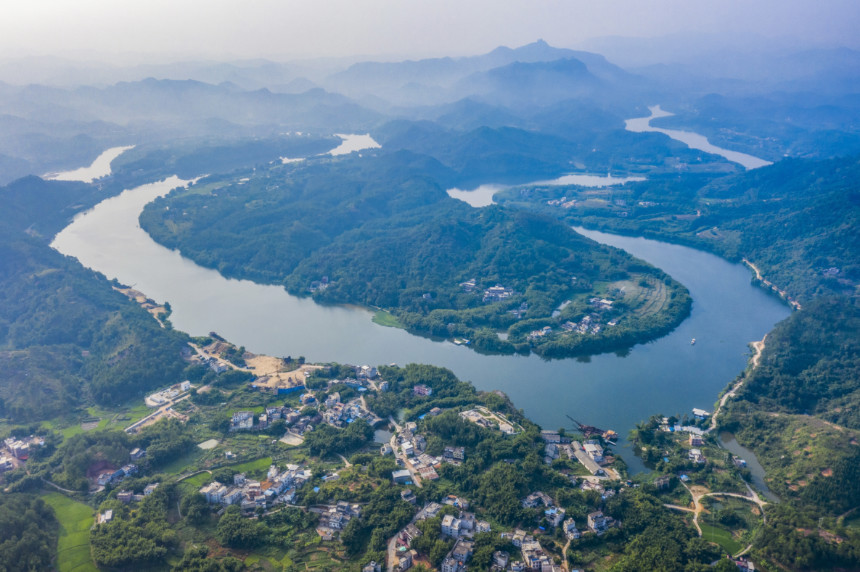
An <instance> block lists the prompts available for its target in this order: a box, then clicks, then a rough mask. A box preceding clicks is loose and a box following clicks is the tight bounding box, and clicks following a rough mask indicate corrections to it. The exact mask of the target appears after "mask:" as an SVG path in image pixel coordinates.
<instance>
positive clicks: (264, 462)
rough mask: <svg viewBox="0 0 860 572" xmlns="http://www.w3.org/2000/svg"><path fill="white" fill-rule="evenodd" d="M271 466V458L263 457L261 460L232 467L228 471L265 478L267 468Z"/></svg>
mask: <svg viewBox="0 0 860 572" xmlns="http://www.w3.org/2000/svg"><path fill="white" fill-rule="evenodd" d="M271 466H272V458H271V457H263V458H262V459H257V460H256V461H249V462H247V463H241V464H239V465H233V466H231V467H230V469H232V470H234V471H238V472H240V473H250V474H251V475H254V474H257V475H259V474H262V475H263V476H265V473H266V471H268V470H269V467H271Z"/></svg>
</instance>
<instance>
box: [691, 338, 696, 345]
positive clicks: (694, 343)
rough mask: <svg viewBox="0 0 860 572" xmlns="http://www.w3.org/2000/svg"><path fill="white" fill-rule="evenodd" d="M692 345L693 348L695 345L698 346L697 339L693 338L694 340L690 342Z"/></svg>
mask: <svg viewBox="0 0 860 572" xmlns="http://www.w3.org/2000/svg"><path fill="white" fill-rule="evenodd" d="M690 345H691V346H695V345H696V338H693V339H692V340H690Z"/></svg>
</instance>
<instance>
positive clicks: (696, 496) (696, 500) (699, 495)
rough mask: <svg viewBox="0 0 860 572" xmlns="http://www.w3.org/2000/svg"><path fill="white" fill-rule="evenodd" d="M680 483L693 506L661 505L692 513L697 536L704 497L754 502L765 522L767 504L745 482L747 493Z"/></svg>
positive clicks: (700, 534)
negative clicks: (709, 489) (699, 488)
mask: <svg viewBox="0 0 860 572" xmlns="http://www.w3.org/2000/svg"><path fill="white" fill-rule="evenodd" d="M681 484H682V485H683V486H684V488H685V489H687V492H689V493H690V496H691V497H692V498H693V507H694V508H690V507H688V506H687V507H685V506H679V505H676V504H664V505H663V506H665V507H666V508H671V509H674V510H680V511H684V512H691V513H693V525H695V527H696V531H697V532H698V533H699V536H702V534H703V533H702V527H701V526H700V525H699V515H700V514H701V513H702V512H703V511H704V510H705V507H703V506H702V502H701V500H702V499H703V498H705V497H734V498H737V499H741V500H745V501H749V502H751V503H755V504H756V505H758V507H759V510H761V517H762V521H763V522H765V523H767V515H766V514H765V512H764V505H766V504H767V501H765V500H762V499H761V497H759V496H758V493H756V492H755V491H754V490H753V489H752V487H750V486H749V485H748V484H746V483H744V484H745V485H746V487H747V491H749V495H742V494H740V493H730V492H707V493H703V492H701V490H694V489H692V488H690V487H688V486H687V484H686V483H685V482H683V481H681ZM751 548H752V544H750V545H749V546H747V547H746V548H744V549H743V550H742V551H740V552H739V553H738V554H735V555H733V556H735V557H737V556H741V555H743V554H745V553H746V552H747V551H749V550H750V549H751Z"/></svg>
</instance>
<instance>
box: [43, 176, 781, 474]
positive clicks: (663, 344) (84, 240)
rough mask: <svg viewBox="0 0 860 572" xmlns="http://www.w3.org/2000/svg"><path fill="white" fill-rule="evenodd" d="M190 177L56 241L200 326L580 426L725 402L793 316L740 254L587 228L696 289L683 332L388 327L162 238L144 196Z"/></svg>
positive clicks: (540, 419) (620, 427) (78, 223)
mask: <svg viewBox="0 0 860 572" xmlns="http://www.w3.org/2000/svg"><path fill="white" fill-rule="evenodd" d="M184 183H185V182H184V181H180V180H179V179H177V178H175V177H173V178H170V179H167V180H165V181H161V182H157V183H153V184H149V185H143V186H141V187H137V188H135V189H131V190H127V191H125V192H124V193H122V194H121V195H119V196H116V197H113V198H110V199H107V200H105V201H103V202H102V203H100V204H98V205H97V206H96V207H94V208H93V209H91V210H90V211H88V212H86V213H83V214H82V215H80V216H78V217H77V218H76V219H75V220H74V221H73V222H72V223H71V224H70V225H69V226H68V227H66V228H65V229H64V230H63V231H62V232H60V233H59V234H58V235H57V236H56V237H55V239H54V242H53V244H52V245H53V247H54V248H56V249H57V250H58V251H60V252H62V253H64V254H67V255H69V256H73V257H75V258H77V259H79V260H80V261H81V263H82V264H84V265H85V266H87V267H89V268H92V269H94V270H97V271H99V272H101V273H103V274H104V275H106V276H107V277H109V278H117V279H118V280H119V281H120V282H122V283H124V284H128V285H130V286H133V287H135V288H136V289H138V290H140V291H142V292H144V293H145V294H146V295H147V296H149V297H151V298H153V299H155V300H156V301H158V302H165V301H167V302H170V304H171V306H172V308H173V314H172V316H171V321H172V322H173V325H174V326H175V327H176V328H177V329H179V330H183V331H185V332H188V333H189V334H191V335H194V336H198V335H206V334H208V333H209V332H210V331H215V332H217V333H218V334H220V335H222V336H224V337H226V338H227V339H228V340H230V341H231V342H233V343H235V344H237V345H243V346H245V347H246V348H247V349H248V350H249V351H252V352H255V353H264V354H270V355H274V356H287V355H291V356H294V357H295V356H300V355H303V356H305V357H306V359H307V360H309V361H319V362H330V361H337V362H341V363H352V364H371V365H377V364H387V363H392V362H396V363H398V364H401V365H402V364H407V363H410V362H415V363H429V364H434V365H438V366H444V367H447V368H450V369H451V370H452V371H454V373H455V374H456V375H457V376H458V377H460V379H463V380H468V381H471V382H472V383H473V384H474V385H475V386H476V387H477V388H478V389H480V390H493V389H499V390H502V391H504V392H505V393H507V394H508V395H509V396H510V397H511V399H512V400H513V402H514V404H515V405H516V406H517V407H519V408H522V409H523V411H524V412H525V414H526V415H527V416H528V417H529V418H531V419H533V420H535V421H536V422H537V423H539V424H540V425H542V426H543V427H545V428H548V429H556V428H559V427H568V428H570V427H571V424H570V421H569V420H568V419H567V417H566V415H570V416H571V417H574V418H575V419H577V420H579V421H581V422H583V423H587V424H590V425H596V426H598V427H601V428H603V429H614V430H616V431H618V433H619V434H620V435H621V436H622V437H624V436H626V435H627V433H628V431H629V430H630V429H631V428H633V426H634V425H635V423H637V422H639V421H641V420H644V419H646V418H648V417H649V416H650V415H653V414H657V413H662V414H666V415H671V414H676V415H678V414H680V415H683V414H688V413H689V412H690V410H691V408H692V407H701V408H704V409H712V405H713V404H714V402H715V400H716V398H717V395H718V393H719V392H720V391H721V390H722V389H723V388H724V387H725V386H726V385H727V384H728V383H729V382H730V381H731V380H732V379H733V378H734V377H735V376H736V375H737V374H738V373H739V372H740V371H741V370H742V369H743V368H744V366H745V365H746V360H747V358H748V356H749V349H748V347H747V344H748V343H749V342H750V341H752V340H760V339H761V338H762V337H763V336H764V334H765V333H767V332H768V331H770V330H771V329H772V327H773V325H774V324H775V323H776V322H778V321H779V320H781V319H783V318H785V317H786V316H788V314H789V310H788V308H787V307H786V306H785V305H783V303H782V302H781V301H779V300H778V299H777V298H775V297H772V296H770V295H768V294H766V293H765V292H764V291H763V290H761V289H759V288H756V287H754V286H752V285H751V282H750V273H749V271H748V270H747V269H746V268H744V267H742V266H740V265H738V264H732V263H729V262H727V261H725V260H723V259H721V258H718V257H717V256H714V255H712V254H708V253H706V252H702V251H698V250H694V249H691V248H687V247H683V246H678V245H671V244H665V243H661V242H657V241H653V240H646V239H642V238H630V237H621V236H614V235H607V234H603V233H599V232H593V231H585V230H580V232H582V233H583V234H585V235H586V236H588V237H590V238H592V239H594V240H597V241H599V242H604V243H606V244H610V245H612V246H616V247H619V248H623V249H624V250H627V251H628V252H630V253H631V254H633V255H634V256H637V257H639V258H642V259H643V260H646V261H648V262H650V263H652V264H654V265H655V266H658V267H660V268H662V269H663V270H664V271H666V272H667V273H668V274H670V275H672V276H673V277H674V278H675V279H677V280H678V281H680V282H681V283H682V284H684V285H685V286H686V287H687V288H688V289H689V290H690V293H691V295H692V298H693V308H692V314H691V316H690V317H689V318H688V319H687V320H685V321H684V322H683V323H682V324H681V325H680V326H679V327H678V328H677V329H676V330H675V331H673V332H672V333H671V334H669V335H667V336H665V337H663V338H661V339H659V340H655V341H653V342H651V343H647V344H643V345H638V346H635V347H634V348H632V349H631V350H630V351H629V352H626V353H625V354H624V355H616V354H603V355H597V356H592V357H591V358H590V359H583V360H575V359H566V360H555V361H547V360H544V359H541V358H540V357H538V356H534V355H531V356H487V355H481V354H478V353H476V352H474V351H472V350H470V349H468V348H466V347H462V346H456V345H454V344H452V343H449V342H445V341H434V340H430V339H426V338H422V337H418V336H414V335H411V334H409V333H407V332H405V331H404V330H399V329H395V328H386V327H383V326H379V325H377V324H374V323H373V322H371V313H370V312H369V311H366V310H363V309H360V308H347V307H340V306H335V307H331V306H321V305H318V304H316V303H314V302H313V301H312V300H311V299H310V298H298V297H295V296H291V295H289V294H287V292H286V291H285V290H284V289H283V288H281V287H279V286H267V285H260V284H255V283H253V282H250V281H247V280H234V279H227V278H224V277H223V276H221V275H220V274H219V273H218V272H217V271H215V270H210V269H206V268H202V267H200V266H197V265H196V264H195V263H193V262H191V261H190V260H187V259H185V258H183V257H182V256H181V255H180V254H179V253H178V252H176V251H171V250H169V249H167V248H165V247H163V246H161V245H158V244H156V243H155V242H154V241H153V240H152V239H151V238H150V237H149V235H147V234H146V233H145V232H143V230H142V229H141V228H140V226H139V224H138V216H139V214H140V212H141V210H142V209H143V207H144V205H146V204H147V203H149V202H150V201H152V200H154V199H155V198H156V197H158V196H162V195H164V194H166V193H167V192H169V191H170V190H171V189H172V188H174V187H176V186H179V185H183V184H184ZM691 338H696V340H697V343H696V345H693V346H691V345H690V339H691ZM618 450H619V453H620V454H621V455H622V457H623V458H624V459H625V460H626V461H627V463H628V464H629V465H630V466H631V469H632V470H637V469H638V468H641V463H640V462H639V461H638V459H636V458H635V457H634V455H633V452H632V450H631V449H630V448H629V447H628V446H627V444H626V443H625V441H624V440H623V439H622V440H621V441H620V442H619V447H618Z"/></svg>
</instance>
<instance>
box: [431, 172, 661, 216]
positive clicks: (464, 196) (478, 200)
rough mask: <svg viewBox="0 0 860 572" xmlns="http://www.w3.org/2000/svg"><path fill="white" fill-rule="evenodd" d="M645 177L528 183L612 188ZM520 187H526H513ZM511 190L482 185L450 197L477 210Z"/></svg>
mask: <svg viewBox="0 0 860 572" xmlns="http://www.w3.org/2000/svg"><path fill="white" fill-rule="evenodd" d="M644 180H645V178H644V177H613V176H612V175H589V174H586V173H576V174H570V175H563V176H561V177H559V178H557V179H551V180H549V181H537V182H534V183H527V184H528V185H542V186H545V187H560V186H565V185H579V186H580V187H598V188H600V187H612V186H615V185H623V184H624V183H627V182H629V181H644ZM513 186H514V187H520V186H524V185H513ZM508 188H511V186H509V185H481V186H480V187H477V188H475V189H472V190H463V189H448V191H447V193H448V196H449V197H451V198H452V199H457V200H460V201H463V202H465V203H468V204H469V205H471V206H473V207H475V208H481V207H488V206H490V205H491V204H493V196H494V195H495V194H496V193H498V192H499V191H501V190H504V189H508Z"/></svg>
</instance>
